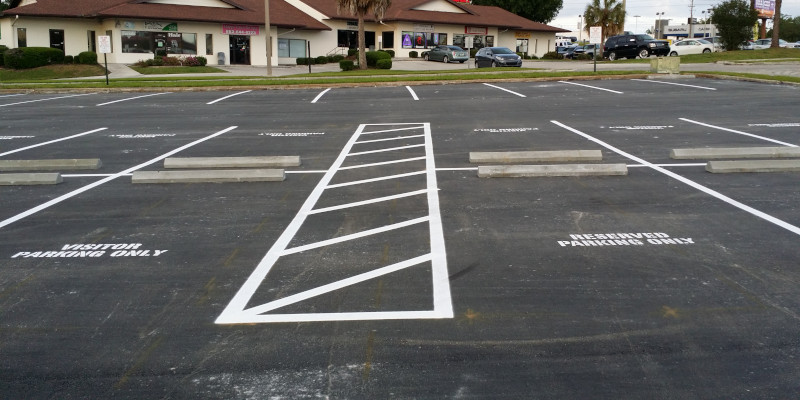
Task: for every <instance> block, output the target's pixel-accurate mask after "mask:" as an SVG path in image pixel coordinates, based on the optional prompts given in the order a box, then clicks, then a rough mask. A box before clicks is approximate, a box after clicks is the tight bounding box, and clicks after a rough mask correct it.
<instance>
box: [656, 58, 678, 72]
mask: <svg viewBox="0 0 800 400" xmlns="http://www.w3.org/2000/svg"><path fill="white" fill-rule="evenodd" d="M650 72H652V73H656V74H680V73H681V58H680V57H655V58H650Z"/></svg>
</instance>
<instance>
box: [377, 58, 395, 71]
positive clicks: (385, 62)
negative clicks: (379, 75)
mask: <svg viewBox="0 0 800 400" xmlns="http://www.w3.org/2000/svg"><path fill="white" fill-rule="evenodd" d="M375 64H376V66H377V67H378V69H392V59H391V58H381V59H380V60H378V61H377V62H376V63H375Z"/></svg>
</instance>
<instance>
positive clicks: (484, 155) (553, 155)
mask: <svg viewBox="0 0 800 400" xmlns="http://www.w3.org/2000/svg"><path fill="white" fill-rule="evenodd" d="M602 160H603V153H602V152H601V151H600V150H554V151H508V152H472V153H469V162H470V163H473V164H477V163H500V164H513V163H524V162H559V161H602Z"/></svg>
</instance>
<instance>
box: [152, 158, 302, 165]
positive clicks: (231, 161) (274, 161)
mask: <svg viewBox="0 0 800 400" xmlns="http://www.w3.org/2000/svg"><path fill="white" fill-rule="evenodd" d="M298 166H300V156H257V157H190V158H177V157H172V158H166V159H164V168H278V167H298Z"/></svg>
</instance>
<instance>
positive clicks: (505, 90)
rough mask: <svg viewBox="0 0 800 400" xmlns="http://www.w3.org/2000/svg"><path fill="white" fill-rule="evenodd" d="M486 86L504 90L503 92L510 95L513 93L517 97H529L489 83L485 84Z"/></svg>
mask: <svg viewBox="0 0 800 400" xmlns="http://www.w3.org/2000/svg"><path fill="white" fill-rule="evenodd" d="M484 85H486V86H489V87H493V88H495V89H500V90H502V91H504V92H508V93H511V94H515V95H517V96H519V97H527V96H525V95H524V94H521V93H517V92H515V91H512V90H508V89H505V88H501V87H500V86H495V85H490V84H488V83H484Z"/></svg>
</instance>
